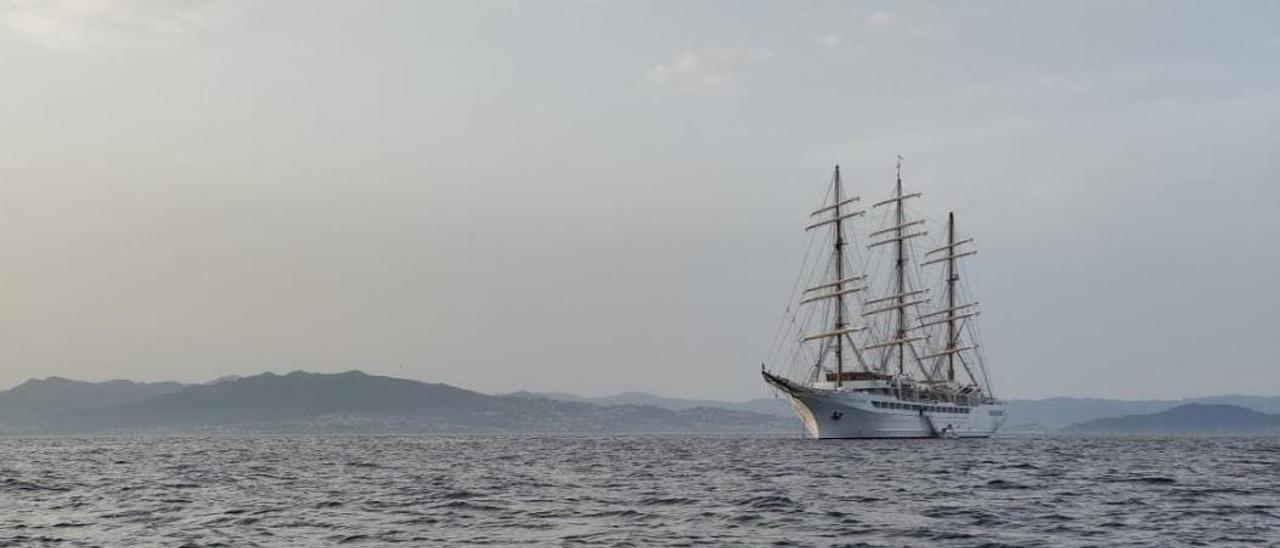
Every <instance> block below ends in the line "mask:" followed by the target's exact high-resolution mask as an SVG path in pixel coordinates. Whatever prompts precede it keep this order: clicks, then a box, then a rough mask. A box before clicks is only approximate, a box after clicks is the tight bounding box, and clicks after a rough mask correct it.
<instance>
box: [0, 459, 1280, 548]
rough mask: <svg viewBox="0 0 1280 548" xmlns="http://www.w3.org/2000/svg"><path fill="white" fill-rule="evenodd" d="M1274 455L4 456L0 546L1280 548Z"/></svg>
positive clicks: (1279, 466) (1278, 468) (1279, 479)
mask: <svg viewBox="0 0 1280 548" xmlns="http://www.w3.org/2000/svg"><path fill="white" fill-rule="evenodd" d="M1278 505H1280V438H1274V437H1272V438H1226V437H1166V438H1084V437H1009V438H998V439H993V440H913V441H826V442H816V441H806V440H800V439H791V438H717V437H612V438H610V437H583V438H575V437H314V438H313V437H292V438H291V437H281V438H266V437H256V438H255V437H251V438H91V439H69V438H10V439H0V546H172V547H177V546H330V545H344V546H346V545H349V546H384V545H396V544H403V545H408V546H466V545H489V546H514V545H523V546H528V545H541V546H637V547H646V546H984V545H985V546H1219V545H1227V546H1230V545H1237V546H1280V507H1278Z"/></svg>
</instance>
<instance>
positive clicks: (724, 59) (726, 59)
mask: <svg viewBox="0 0 1280 548" xmlns="http://www.w3.org/2000/svg"><path fill="white" fill-rule="evenodd" d="M772 56H773V53H772V52H770V51H769V50H766V49H758V48H751V49H748V48H705V49H701V50H698V51H686V52H684V53H680V54H677V55H676V56H674V57H672V58H671V59H670V60H668V61H667V62H664V63H658V64H657V65H654V66H653V68H651V69H649V72H647V73H645V77H644V79H645V81H646V82H648V83H649V84H652V85H654V86H657V87H671V88H675V89H680V90H682V91H690V92H699V91H726V90H730V89H733V88H735V87H736V86H737V85H738V83H739V82H740V81H741V80H743V79H745V78H748V77H750V75H751V74H752V73H753V71H754V67H755V65H757V64H759V63H761V62H763V61H766V60H768V59H769V58H770V57H772Z"/></svg>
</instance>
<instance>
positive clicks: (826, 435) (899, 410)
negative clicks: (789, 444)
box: [780, 385, 1005, 439]
mask: <svg viewBox="0 0 1280 548" xmlns="http://www.w3.org/2000/svg"><path fill="white" fill-rule="evenodd" d="M780 388H781V387H780ZM784 391H785V392H786V393H787V394H788V396H790V399H791V406H792V407H793V408H795V410H796V414H797V415H799V416H800V421H801V422H802V423H803V424H804V429H805V434H806V435H808V436H809V437H811V438H818V439H833V438H937V437H959V438H987V437H990V436H991V435H992V434H995V432H996V430H999V429H1000V426H1001V425H1003V424H1004V421H1005V410H1004V405H1002V404H999V403H996V404H982V405H975V406H972V407H968V406H958V405H955V404H948V403H923V402H909V401H902V400H898V399H896V398H894V397H893V396H889V395H883V394H873V393H867V392H855V391H843V390H841V391H837V390H830V389H817V388H807V387H799V386H795V385H790V386H787V387H785V388H784ZM877 404H878V405H877ZM965 410H967V411H968V412H964V411H965Z"/></svg>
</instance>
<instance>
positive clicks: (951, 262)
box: [920, 212, 978, 383]
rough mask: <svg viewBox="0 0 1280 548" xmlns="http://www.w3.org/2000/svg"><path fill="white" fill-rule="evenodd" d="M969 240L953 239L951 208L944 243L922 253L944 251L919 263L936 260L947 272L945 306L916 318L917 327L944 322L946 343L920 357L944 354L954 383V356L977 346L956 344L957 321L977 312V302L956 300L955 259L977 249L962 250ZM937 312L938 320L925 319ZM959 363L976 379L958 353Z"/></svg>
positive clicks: (934, 356)
mask: <svg viewBox="0 0 1280 548" xmlns="http://www.w3.org/2000/svg"><path fill="white" fill-rule="evenodd" d="M971 243H973V239H972V238H967V239H964V240H957V239H956V214H955V212H949V213H947V244H946V245H944V246H942V247H939V248H937V249H933V250H930V251H928V252H926V253H925V257H928V256H931V255H936V254H939V253H943V254H944V255H942V256H941V257H937V258H935V259H930V260H927V261H925V262H923V263H921V266H928V265H931V264H939V263H942V264H946V265H947V272H946V274H947V277H946V288H947V307H946V308H944V309H942V310H939V311H936V312H931V313H929V314H925V315H923V316H921V317H920V321H921V322H922V323H921V324H920V327H927V326H930V325H937V324H941V323H945V324H946V325H947V344H946V347H945V348H943V349H942V351H941V352H935V353H933V354H929V355H928V356H924V357H923V358H922V359H933V358H937V357H942V356H946V358H947V381H948V382H950V383H955V380H956V356H957V355H959V354H960V353H961V352H965V351H969V350H974V349H976V348H977V345H970V346H960V328H961V325H962V323H961V322H963V321H967V320H968V319H969V318H973V317H975V316H977V315H978V311H977V310H976V308H977V306H978V303H960V302H957V300H958V298H959V291H958V289H959V286H958V282H959V281H960V268H959V261H958V259H961V258H963V257H968V256H971V255H975V254H977V253H978V252H977V251H973V250H968V251H962V246H965V245H966V244H971ZM937 316H943V318H942V319H940V320H929V318H935V317H937ZM960 365H961V366H962V367H963V368H964V370H965V373H967V374H968V375H969V378H970V380H972V381H973V382H974V383H977V382H978V377H977V376H976V375H974V373H973V371H972V370H971V369H970V368H969V365H968V364H967V363H965V361H964V359H963V357H961V360H960ZM937 367H939V368H940V367H941V364H940V363H939V364H938V366H937Z"/></svg>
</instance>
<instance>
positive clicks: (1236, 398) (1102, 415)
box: [512, 392, 1280, 433]
mask: <svg viewBox="0 0 1280 548" xmlns="http://www.w3.org/2000/svg"><path fill="white" fill-rule="evenodd" d="M512 395H516V396H522V397H541V398H549V399H558V400H563V401H578V402H589V403H593V404H596V405H631V404H642V405H653V406H657V407H665V408H667V409H677V410H678V409H688V408H692V407H718V408H722V409H733V410H743V411H751V412H754V413H761V414H767V415H775V416H780V417H794V412H793V411H792V410H791V406H790V405H788V404H787V403H786V401H784V400H782V399H780V398H761V399H754V400H748V401H745V402H737V403H733V402H721V401H714V400H686V399H679V398H664V397H661V396H655V395H653V394H647V393H644V392H624V393H622V394H617V395H614V396H604V397H594V398H588V397H582V396H575V395H573V394H565V393H559V392H516V393H514V394H512ZM1006 403H1007V405H1008V406H1009V423H1008V424H1007V425H1006V426H1005V428H1004V429H1003V431H1004V432H1010V433H1012V432H1052V431H1056V430H1060V429H1064V428H1067V427H1069V426H1071V425H1075V424H1077V423H1086V422H1089V421H1093V420H1096V419H1109V418H1115V417H1123V416H1129V415H1146V414H1151V413H1159V412H1162V411H1168V410H1170V409H1174V408H1178V407H1181V406H1186V405H1187V404H1201V405H1209V406H1213V405H1226V406H1234V407H1238V408H1243V409H1245V410H1252V411H1255V412H1259V413H1280V396H1240V395H1226V396H1208V397H1201V398H1188V399H1183V400H1108V399H1101V398H1048V399H1043V400H1010V401H1008V402H1006ZM1193 409H1194V408H1193ZM1134 424H1135V425H1136V424H1137V423H1134ZM1081 431H1083V430H1081ZM1132 431H1133V432H1140V431H1144V430H1142V429H1140V428H1137V427H1136V426H1135V429H1134V430H1132Z"/></svg>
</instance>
